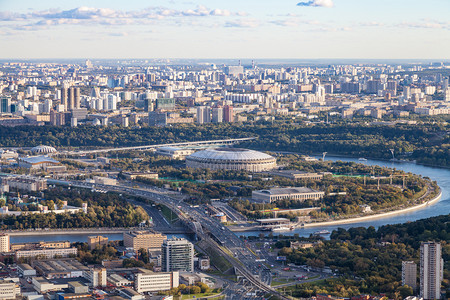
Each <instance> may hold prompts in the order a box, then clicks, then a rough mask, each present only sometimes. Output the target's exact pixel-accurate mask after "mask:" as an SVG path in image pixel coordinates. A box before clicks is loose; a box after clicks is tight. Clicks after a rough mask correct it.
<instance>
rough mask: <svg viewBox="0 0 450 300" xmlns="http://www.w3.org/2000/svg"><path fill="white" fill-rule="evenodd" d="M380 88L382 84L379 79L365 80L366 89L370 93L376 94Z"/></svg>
mask: <svg viewBox="0 0 450 300" xmlns="http://www.w3.org/2000/svg"><path fill="white" fill-rule="evenodd" d="M380 89H382V84H381V81H380V80H369V81H368V82H367V89H366V91H367V92H368V93H370V94H377V93H378V91H379V90H380Z"/></svg>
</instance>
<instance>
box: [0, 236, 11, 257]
mask: <svg viewBox="0 0 450 300" xmlns="http://www.w3.org/2000/svg"><path fill="white" fill-rule="evenodd" d="M9 246H10V245H9V234H6V233H3V234H1V235H0V252H9Z"/></svg>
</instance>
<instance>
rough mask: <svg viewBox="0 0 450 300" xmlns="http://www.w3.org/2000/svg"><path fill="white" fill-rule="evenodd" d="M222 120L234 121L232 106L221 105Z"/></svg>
mask: <svg viewBox="0 0 450 300" xmlns="http://www.w3.org/2000/svg"><path fill="white" fill-rule="evenodd" d="M223 121H224V122H228V123H232V122H233V121H234V113H233V106H230V105H225V106H224V107H223Z"/></svg>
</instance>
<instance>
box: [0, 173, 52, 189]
mask: <svg viewBox="0 0 450 300" xmlns="http://www.w3.org/2000/svg"><path fill="white" fill-rule="evenodd" d="M2 185H8V186H9V188H10V189H11V188H14V189H18V190H23V191H29V192H37V191H43V190H46V189H47V179H44V178H39V177H33V176H25V175H22V176H8V177H4V178H3V179H2Z"/></svg>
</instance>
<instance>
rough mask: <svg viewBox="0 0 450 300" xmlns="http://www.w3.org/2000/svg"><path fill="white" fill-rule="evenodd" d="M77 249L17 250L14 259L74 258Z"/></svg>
mask: <svg viewBox="0 0 450 300" xmlns="http://www.w3.org/2000/svg"><path fill="white" fill-rule="evenodd" d="M77 253H78V249H77V248H62V249H33V250H19V251H16V259H19V258H26V257H41V258H55V257H69V256H72V255H73V256H76V255H77Z"/></svg>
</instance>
